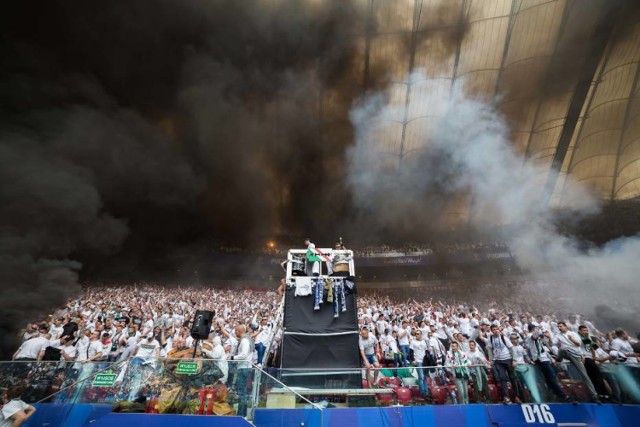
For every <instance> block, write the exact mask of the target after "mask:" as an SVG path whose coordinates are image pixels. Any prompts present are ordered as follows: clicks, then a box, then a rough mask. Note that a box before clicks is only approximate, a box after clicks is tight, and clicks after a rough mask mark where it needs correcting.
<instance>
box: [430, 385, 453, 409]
mask: <svg viewBox="0 0 640 427" xmlns="http://www.w3.org/2000/svg"><path fill="white" fill-rule="evenodd" d="M429 393H430V394H431V397H433V401H434V402H435V403H437V404H438V405H444V404H445V403H446V402H447V397H448V396H449V389H448V388H447V387H441V386H435V387H429Z"/></svg>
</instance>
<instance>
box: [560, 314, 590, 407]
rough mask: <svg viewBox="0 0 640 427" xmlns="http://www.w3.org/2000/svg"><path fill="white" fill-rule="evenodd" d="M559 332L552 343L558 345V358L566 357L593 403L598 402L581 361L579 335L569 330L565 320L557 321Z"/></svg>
mask: <svg viewBox="0 0 640 427" xmlns="http://www.w3.org/2000/svg"><path fill="white" fill-rule="evenodd" d="M558 330H559V333H558V334H556V335H554V337H553V343H554V344H555V345H557V346H558V360H562V359H567V360H569V362H571V364H572V365H573V366H574V367H575V368H576V370H577V371H578V374H580V378H582V382H583V383H584V384H585V386H586V387H587V390H588V391H589V396H591V400H592V401H593V402H595V403H600V399H599V398H598V393H596V389H595V387H594V386H593V383H592V382H591V379H590V378H589V375H588V374H587V370H586V369H585V367H584V363H583V362H582V360H583V358H584V356H583V354H582V340H581V339H580V335H578V334H577V333H576V332H573V331H571V330H569V327H568V326H567V324H566V323H565V322H558Z"/></svg>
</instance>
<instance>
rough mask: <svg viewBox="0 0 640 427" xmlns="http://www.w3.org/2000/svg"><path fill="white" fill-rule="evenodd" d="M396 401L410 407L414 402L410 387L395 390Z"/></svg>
mask: <svg viewBox="0 0 640 427" xmlns="http://www.w3.org/2000/svg"><path fill="white" fill-rule="evenodd" d="M395 392H396V399H397V400H398V403H399V404H401V405H405V406H406V405H410V404H411V402H412V401H413V400H412V398H411V390H410V389H409V388H408V387H398V388H396V389H395Z"/></svg>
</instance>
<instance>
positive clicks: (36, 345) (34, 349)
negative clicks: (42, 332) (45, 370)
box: [16, 337, 49, 359]
mask: <svg viewBox="0 0 640 427" xmlns="http://www.w3.org/2000/svg"><path fill="white" fill-rule="evenodd" d="M47 346H49V340H48V339H46V338H45V337H35V338H31V339H30V340H27V341H25V342H23V343H22V345H21V346H20V349H19V350H20V351H19V352H18V355H17V356H16V359H37V358H38V356H39V355H40V352H41V351H44V349H45V348H47Z"/></svg>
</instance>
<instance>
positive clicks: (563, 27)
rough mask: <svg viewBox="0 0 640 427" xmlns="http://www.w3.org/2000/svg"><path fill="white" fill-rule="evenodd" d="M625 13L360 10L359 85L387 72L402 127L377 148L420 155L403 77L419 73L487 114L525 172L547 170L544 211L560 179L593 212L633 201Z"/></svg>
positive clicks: (418, 108) (464, 6)
mask: <svg viewBox="0 0 640 427" xmlns="http://www.w3.org/2000/svg"><path fill="white" fill-rule="evenodd" d="M634 3H637V2H633V1H601V0H584V1H582V0H446V1H443V0H394V1H380V0H362V1H361V2H360V4H361V7H363V8H368V10H367V11H364V12H363V13H368V16H369V18H368V19H367V20H366V21H367V22H365V23H364V29H363V28H360V29H359V30H357V31H358V32H360V31H362V32H361V33H360V34H364V36H362V50H363V52H364V55H363V58H364V59H363V60H364V66H363V67H362V70H363V71H362V73H363V76H362V78H363V81H364V82H365V85H366V82H367V78H368V74H369V73H375V71H376V70H377V69H380V68H383V67H384V68H386V69H387V70H389V69H390V70H391V72H392V74H393V75H392V77H391V80H392V86H393V90H392V96H391V97H392V99H393V100H394V102H397V103H398V104H399V105H402V104H403V103H404V104H406V111H407V114H406V115H405V117H406V120H403V121H402V122H400V123H398V124H397V132H393V131H392V132H389V134H388V135H385V136H384V141H385V142H384V144H386V147H384V149H385V150H387V151H392V152H393V153H395V154H397V155H399V156H400V157H403V156H404V155H411V152H412V149H413V148H414V147H415V146H416V144H419V142H417V141H416V137H415V135H418V134H420V128H421V127H425V126H429V125H430V123H431V121H432V120H434V118H433V117H432V116H429V113H428V110H427V109H428V106H425V105H417V104H413V103H412V98H415V97H416V95H418V94H416V93H415V91H419V90H421V89H420V88H419V87H412V86H414V85H412V84H408V83H407V79H408V77H407V76H408V74H409V71H410V70H417V69H421V70H422V71H423V72H424V75H425V77H426V79H428V80H430V82H429V90H433V89H434V88H436V90H442V91H448V90H451V87H452V86H453V85H456V84H464V85H465V88H466V90H467V91H471V92H472V93H474V94H476V95H478V96H481V97H484V98H485V99H486V100H488V101H490V102H492V103H494V105H496V107H497V108H498V109H499V110H500V111H501V112H502V113H503V114H504V115H505V117H506V118H507V120H508V121H509V124H510V128H511V130H512V140H513V141H514V143H515V144H516V145H517V148H518V150H519V151H520V152H521V153H523V154H524V155H525V156H526V159H527V160H526V161H535V162H540V163H542V164H544V165H545V166H548V167H549V170H550V174H549V177H548V182H547V188H548V189H549V190H550V192H551V190H552V191H553V199H552V200H553V201H554V202H561V201H562V197H563V187H564V182H565V178H566V176H568V175H570V176H571V177H572V178H573V179H574V180H576V181H578V182H582V183H585V184H587V185H589V186H590V187H591V188H592V189H593V190H594V191H595V192H596V194H597V195H598V196H599V197H600V198H602V199H603V200H623V199H630V198H635V197H638V196H640V87H639V85H638V80H639V77H640V20H639V19H637V16H638V15H637V11H638V6H637V5H635V4H634ZM634 17H635V18H634ZM399 53H406V55H399ZM399 58H402V59H399ZM412 90H413V92H412ZM552 166H555V168H552ZM554 169H555V170H559V173H554V172H551V171H553V170H554Z"/></svg>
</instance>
